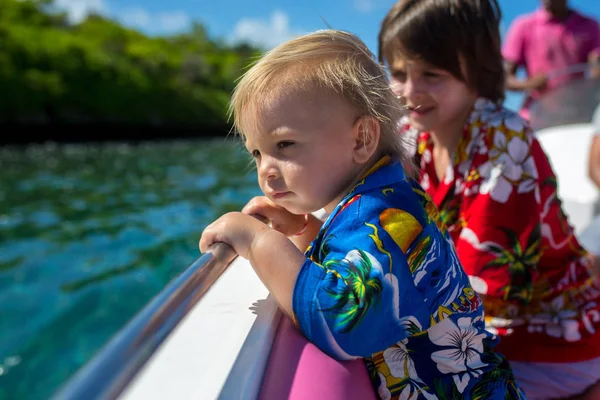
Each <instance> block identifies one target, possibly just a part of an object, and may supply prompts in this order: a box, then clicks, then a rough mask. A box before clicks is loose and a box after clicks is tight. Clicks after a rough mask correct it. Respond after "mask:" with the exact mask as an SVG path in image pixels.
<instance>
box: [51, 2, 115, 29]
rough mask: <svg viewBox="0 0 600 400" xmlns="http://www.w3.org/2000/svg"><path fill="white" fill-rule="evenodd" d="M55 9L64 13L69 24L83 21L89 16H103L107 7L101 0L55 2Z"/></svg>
mask: <svg viewBox="0 0 600 400" xmlns="http://www.w3.org/2000/svg"><path fill="white" fill-rule="evenodd" d="M54 5H55V7H57V8H59V9H61V10H63V11H65V12H66V13H67V16H68V18H69V22H71V23H74V24H76V23H78V22H81V21H83V20H84V19H85V18H86V17H87V16H88V15H89V14H92V13H96V14H105V13H106V12H107V11H108V7H107V6H106V4H105V3H104V1H103V0H56V1H55V2H54Z"/></svg>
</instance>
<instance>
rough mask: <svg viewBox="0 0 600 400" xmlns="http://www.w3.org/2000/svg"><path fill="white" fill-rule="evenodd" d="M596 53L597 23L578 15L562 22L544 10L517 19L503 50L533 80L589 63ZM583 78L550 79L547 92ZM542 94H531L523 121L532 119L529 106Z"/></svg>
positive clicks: (599, 45) (598, 41)
mask: <svg viewBox="0 0 600 400" xmlns="http://www.w3.org/2000/svg"><path fill="white" fill-rule="evenodd" d="M595 51H597V52H600V28H599V27H598V23H597V22H596V21H594V20H593V19H590V18H588V17H585V16H583V15H581V14H579V13H577V12H576V11H572V12H571V15H569V17H567V19H566V20H564V21H560V20H557V19H555V18H553V17H552V15H551V14H550V13H549V12H548V11H546V10H545V9H543V8H540V9H538V10H537V11H535V12H533V13H530V14H526V15H523V16H521V17H518V18H517V19H516V20H515V21H514V23H513V24H512V26H511V27H510V29H509V30H508V32H507V34H506V38H505V41H504V46H503V48H502V54H503V56H504V58H505V59H506V60H508V61H510V62H514V63H516V64H517V65H520V66H524V67H525V69H526V70H527V75H528V76H530V77H531V76H535V75H538V74H547V73H549V72H551V71H554V70H560V69H564V68H566V67H568V66H570V65H573V64H579V63H584V62H587V60H588V56H589V54H590V53H591V52H595ZM581 77H582V74H570V75H562V76H557V77H555V78H550V79H549V81H548V85H547V88H546V89H545V90H549V89H552V88H555V87H556V86H558V85H561V84H563V83H565V82H568V81H571V80H574V79H579V78H581ZM542 94H543V92H542V91H534V92H532V93H529V94H528V97H527V98H526V100H525V102H524V104H523V107H522V109H521V111H520V114H521V116H522V117H524V118H526V119H529V112H528V108H529V105H530V103H531V102H532V100H535V99H537V98H539V97H540V96H541V95H542Z"/></svg>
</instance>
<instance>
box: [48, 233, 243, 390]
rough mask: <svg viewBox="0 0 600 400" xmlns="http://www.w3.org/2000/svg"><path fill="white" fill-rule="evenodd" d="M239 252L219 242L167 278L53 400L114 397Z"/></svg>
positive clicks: (127, 383)
mask: <svg viewBox="0 0 600 400" xmlns="http://www.w3.org/2000/svg"><path fill="white" fill-rule="evenodd" d="M236 256H237V254H236V253H235V252H234V251H233V249H232V248H231V247H229V246H228V245H226V244H223V243H218V244H216V245H214V246H213V247H212V248H211V249H210V250H209V251H208V252H206V253H204V254H203V255H202V256H201V257H199V258H198V259H197V260H196V261H194V262H193V263H192V264H191V265H190V266H189V267H188V268H187V269H186V270H185V271H183V272H182V273H181V274H180V275H179V276H178V277H177V278H175V279H174V280H173V281H171V282H170V283H169V284H168V285H167V286H166V287H165V288H164V289H163V290H162V291H161V292H160V293H159V294H158V295H157V296H156V297H155V298H154V299H152V301H151V302H150V303H149V304H148V305H146V307H144V308H143V309H142V310H141V311H140V312H139V313H138V314H137V315H136V316H135V317H134V318H133V319H132V320H131V321H130V322H129V323H128V324H127V325H126V326H125V327H124V328H123V329H121V330H120V331H119V332H118V333H117V334H116V335H115V336H114V337H113V338H112V339H111V340H110V341H109V342H108V343H107V344H106V345H105V346H104V347H103V348H102V349H101V350H100V352H99V353H98V354H97V355H96V356H95V357H94V358H93V359H92V360H91V361H89V362H88V363H87V364H86V365H85V366H84V367H83V368H82V369H80V370H79V371H78V372H77V373H76V374H75V376H74V377H73V378H72V379H71V380H69V381H68V382H67V384H66V385H64V386H63V387H62V388H61V389H59V391H58V392H57V393H56V394H55V395H54V396H53V399H56V400H59V399H60V400H63V399H69V400H71V399H73V400H79V399H81V400H84V399H85V400H89V399H116V398H118V397H119V396H120V394H121V393H122V392H123V391H124V390H125V388H126V387H127V386H128V385H129V383H130V382H131V381H132V380H133V379H134V378H135V376H136V375H137V373H138V372H139V371H140V370H141V369H142V367H143V366H144V365H145V363H146V361H148V359H149V358H150V357H151V356H152V355H153V354H154V352H155V351H156V350H157V349H158V347H159V346H160V345H161V343H162V342H163V341H164V340H165V339H166V338H167V337H168V336H169V335H170V333H171V332H172V331H173V330H174V329H175V328H176V327H177V325H178V324H179V322H180V321H181V320H182V319H183V318H184V317H185V316H186V314H187V313H188V312H189V311H190V310H191V309H192V308H193V307H194V305H195V304H196V303H198V301H199V300H200V299H201V298H202V297H203V296H204V294H205V293H206V292H207V291H208V289H210V287H211V286H212V285H213V284H214V283H215V282H216V281H217V279H218V278H219V276H221V274H222V273H223V272H224V271H225V270H226V269H227V267H228V266H229V264H231V262H232V261H233V260H234V259H235V257H236Z"/></svg>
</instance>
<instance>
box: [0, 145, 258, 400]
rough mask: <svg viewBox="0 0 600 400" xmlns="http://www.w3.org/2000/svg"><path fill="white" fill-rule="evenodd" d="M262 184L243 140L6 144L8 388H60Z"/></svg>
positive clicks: (3, 378) (2, 235)
mask: <svg viewBox="0 0 600 400" xmlns="http://www.w3.org/2000/svg"><path fill="white" fill-rule="evenodd" d="M258 193H259V192H258V188H257V185H256V181H255V176H254V172H253V171H252V168H251V167H250V162H249V158H248V157H246V156H245V155H243V153H242V150H241V146H240V144H238V143H236V142H234V141H233V140H224V139H217V140H213V141H180V142H165V143H156V142H155V143H148V144H140V145H125V144H97V145H37V146H32V147H29V148H26V149H22V148H21V149H20V148H0V398H1V399H45V398H48V397H49V396H50V395H51V394H52V393H53V392H54V391H55V390H56V389H57V388H58V386H60V384H61V383H63V382H64V381H65V380H66V379H68V377H69V376H71V375H72V374H73V373H74V372H75V371H76V370H77V369H78V368H79V367H80V366H82V365H83V364H84V363H85V362H86V361H87V360H89V358H90V357H91V356H92V355H93V354H94V353H95V352H96V351H97V350H98V349H99V348H100V347H101V346H102V345H103V344H104V343H105V342H106V341H107V340H108V339H109V338H110V337H111V336H112V335H113V334H114V333H115V332H116V331H117V330H118V329H119V328H121V327H122V326H123V324H125V323H126V322H127V320H129V319H130V318H131V317H132V316H133V315H134V314H135V313H136V311H138V310H139V309H140V308H141V307H143V306H144V305H145V304H146V303H147V302H148V301H149V300H150V299H151V298H152V296H154V295H155V294H157V293H158V292H159V291H160V290H161V289H162V288H163V287H164V286H165V285H166V284H167V283H168V282H169V281H170V280H171V279H172V278H173V277H175V276H176V275H177V274H178V273H180V272H181V271H182V270H183V269H184V268H185V267H186V266H188V265H189V264H190V263H191V262H192V261H193V260H194V259H195V258H196V257H197V256H198V255H199V251H198V239H199V237H200V234H201V232H202V229H203V228H204V227H205V226H206V225H207V224H208V223H210V222H211V221H212V220H214V219H215V217H217V216H219V215H221V214H223V213H225V212H227V211H232V210H239V209H240V208H241V207H242V206H243V204H244V203H245V202H246V201H247V200H248V199H249V198H250V197H252V196H254V195H257V194H258Z"/></svg>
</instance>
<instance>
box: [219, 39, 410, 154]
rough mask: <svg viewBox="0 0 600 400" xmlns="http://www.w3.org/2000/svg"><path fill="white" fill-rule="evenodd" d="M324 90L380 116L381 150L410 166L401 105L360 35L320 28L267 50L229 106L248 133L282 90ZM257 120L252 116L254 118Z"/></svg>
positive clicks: (364, 113)
mask: <svg viewBox="0 0 600 400" xmlns="http://www.w3.org/2000/svg"><path fill="white" fill-rule="evenodd" d="M315 88H317V89H321V90H325V91H327V92H328V93H330V94H334V95H337V96H340V97H342V98H343V99H345V100H346V101H348V102H349V103H350V104H351V105H352V106H353V107H354V108H356V110H357V111H358V112H359V113H360V115H361V116H371V117H374V118H375V119H377V121H379V125H380V129H381V139H380V143H379V149H380V150H381V151H382V152H384V153H386V154H389V155H391V156H392V157H394V158H396V159H398V160H400V161H401V162H402V163H403V164H404V165H405V166H408V165H410V161H409V159H408V156H407V155H406V151H405V150H404V146H403V143H402V137H401V135H400V134H399V133H398V122H399V120H400V118H401V116H402V115H403V109H402V105H401V104H400V102H399V100H398V99H397V98H396V96H395V95H394V93H393V92H392V90H391V89H390V85H389V80H388V78H387V76H386V73H385V70H384V69H383V67H382V66H381V65H380V64H379V63H378V62H377V61H376V59H375V56H374V55H373V53H371V51H370V50H369V49H368V48H367V46H366V45H365V44H364V43H363V42H362V41H361V40H360V39H359V38H358V37H356V36H355V35H353V34H351V33H348V32H343V31H338V30H321V31H317V32H314V33H310V34H307V35H304V36H300V37H298V38H296V39H293V40H290V41H288V42H285V43H283V44H281V45H279V46H277V47H275V48H274V49H272V50H271V51H269V52H267V53H266V54H265V55H264V56H263V57H262V58H261V59H260V60H258V62H256V64H254V66H253V67H252V68H250V69H249V70H248V71H247V72H246V73H245V74H244V75H243V76H242V78H241V80H240V81H239V83H238V84H237V86H236V88H235V90H234V92H233V95H232V97H231V102H230V105H229V113H230V116H231V115H233V129H234V131H235V132H236V133H237V134H239V135H241V136H242V137H245V131H246V129H247V128H248V127H249V126H248V123H249V120H248V116H246V117H245V114H244V113H248V114H251V113H252V112H253V111H256V110H257V109H258V107H260V106H262V105H264V104H267V103H268V102H269V101H270V100H272V99H273V98H274V97H275V96H276V95H278V94H282V93H283V94H291V93H297V92H299V91H300V92H301V91H307V90H313V89H315ZM250 120H252V119H250Z"/></svg>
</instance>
